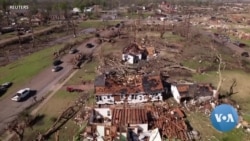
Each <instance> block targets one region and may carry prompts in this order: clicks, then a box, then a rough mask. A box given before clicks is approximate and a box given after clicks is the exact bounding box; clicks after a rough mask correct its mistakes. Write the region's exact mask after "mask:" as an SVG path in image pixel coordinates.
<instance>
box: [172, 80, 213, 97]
mask: <svg viewBox="0 0 250 141" xmlns="http://www.w3.org/2000/svg"><path fill="white" fill-rule="evenodd" d="M176 87H177V89H178V91H179V93H180V95H181V97H200V96H212V95H213V90H214V89H213V87H212V85H211V84H202V83H200V84H191V85H190V84H179V85H177V86H176Z"/></svg>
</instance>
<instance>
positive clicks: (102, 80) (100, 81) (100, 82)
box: [94, 74, 106, 86]
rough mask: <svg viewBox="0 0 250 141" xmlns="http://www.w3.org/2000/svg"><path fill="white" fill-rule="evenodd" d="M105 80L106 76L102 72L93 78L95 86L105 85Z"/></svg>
mask: <svg viewBox="0 0 250 141" xmlns="http://www.w3.org/2000/svg"><path fill="white" fill-rule="evenodd" d="M105 80H106V77H105V75H104V74H102V75H99V76H97V77H96V78H95V82H94V84H95V86H105Z"/></svg>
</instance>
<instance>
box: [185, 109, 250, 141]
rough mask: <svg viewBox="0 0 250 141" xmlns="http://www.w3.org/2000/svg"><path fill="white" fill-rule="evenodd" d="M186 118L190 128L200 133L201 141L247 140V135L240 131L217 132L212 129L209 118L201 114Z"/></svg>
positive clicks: (189, 115)
mask: <svg viewBox="0 0 250 141" xmlns="http://www.w3.org/2000/svg"><path fill="white" fill-rule="evenodd" d="M186 113H187V112H186ZM187 117H188V120H189V121H190V124H191V126H192V127H193V128H194V129H195V130H197V131H199V132H200V133H201V136H202V139H201V140H202V141H207V140H210V141H247V139H249V135H248V134H246V133H244V132H243V130H242V129H234V130H232V131H230V132H226V133H221V132H218V131H217V130H216V129H214V128H213V127H212V125H211V123H210V120H209V117H206V116H204V115H203V114H202V113H194V112H192V113H188V115H187Z"/></svg>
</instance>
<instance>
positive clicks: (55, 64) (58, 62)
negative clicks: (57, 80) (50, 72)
mask: <svg viewBox="0 0 250 141" xmlns="http://www.w3.org/2000/svg"><path fill="white" fill-rule="evenodd" d="M60 64H62V61H61V60H55V61H54V62H53V65H54V66H58V65H60Z"/></svg>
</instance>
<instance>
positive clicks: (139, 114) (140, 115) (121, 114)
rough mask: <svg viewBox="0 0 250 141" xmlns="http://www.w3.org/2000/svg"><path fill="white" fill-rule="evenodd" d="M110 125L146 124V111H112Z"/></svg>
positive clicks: (133, 109) (132, 109)
mask: <svg viewBox="0 0 250 141" xmlns="http://www.w3.org/2000/svg"><path fill="white" fill-rule="evenodd" d="M112 117H113V118H112V125H119V124H143V123H145V124H147V122H148V118H147V111H146V110H145V109H142V108H127V109H118V108H117V109H113V112H112Z"/></svg>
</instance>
